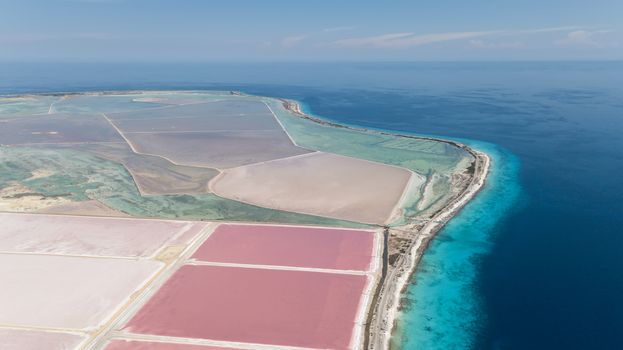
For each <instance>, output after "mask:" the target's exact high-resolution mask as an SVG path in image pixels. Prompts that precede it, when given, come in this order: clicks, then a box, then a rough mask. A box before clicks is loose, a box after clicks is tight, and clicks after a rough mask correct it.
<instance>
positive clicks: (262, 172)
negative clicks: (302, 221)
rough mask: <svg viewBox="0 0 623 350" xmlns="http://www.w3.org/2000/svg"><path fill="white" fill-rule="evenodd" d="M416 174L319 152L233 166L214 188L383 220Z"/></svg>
mask: <svg viewBox="0 0 623 350" xmlns="http://www.w3.org/2000/svg"><path fill="white" fill-rule="evenodd" d="M411 176H412V173H411V172H410V171H408V170H406V169H402V168H398V167H393V166H388V165H384V164H380V163H374V162H369V161H364V160H360V159H355V158H350V157H344V156H339V155H335V154H329V153H322V152H316V153H313V154H308V155H303V156H298V157H291V158H286V159H279V160H275V161H269V162H264V163H258V164H253V165H247V166H242V167H238V168H233V169H227V170H225V171H224V172H223V173H222V174H221V175H219V176H217V177H216V178H214V179H213V180H212V182H211V183H210V188H211V190H212V191H213V192H214V193H216V194H217V195H219V196H222V197H225V198H231V199H235V200H239V201H242V202H246V203H251V204H255V205H259V206H262V207H268V208H273V209H281V210H287V211H294V212H299V213H306V214H313V215H320V216H325V217H332V218H338V219H344V220H352V221H358V222H364V223H374V224H383V223H385V221H386V220H387V219H388V218H389V217H390V216H391V214H392V212H393V211H394V209H395V206H396V203H398V202H399V200H400V198H401V196H402V193H403V191H404V190H405V186H406V185H407V183H408V182H409V179H410V178H411Z"/></svg>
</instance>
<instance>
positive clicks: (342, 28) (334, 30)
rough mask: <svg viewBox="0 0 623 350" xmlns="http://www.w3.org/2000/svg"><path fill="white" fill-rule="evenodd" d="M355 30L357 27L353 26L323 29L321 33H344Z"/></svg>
mask: <svg viewBox="0 0 623 350" xmlns="http://www.w3.org/2000/svg"><path fill="white" fill-rule="evenodd" d="M355 28H357V27H354V26H342V27H333V28H325V29H323V30H322V31H323V32H325V33H330V32H345V31H349V30H353V29H355Z"/></svg>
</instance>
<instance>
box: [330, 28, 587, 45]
mask: <svg viewBox="0 0 623 350" xmlns="http://www.w3.org/2000/svg"><path fill="white" fill-rule="evenodd" d="M580 28H581V27H578V26H566V27H550V28H536V29H524V30H490V31H471V32H446V33H431V34H416V33H412V32H407V33H390V34H383V35H375V36H368V37H357V38H345V39H340V40H335V41H333V42H330V43H328V44H327V45H328V46H333V47H341V48H355V47H372V48H409V47H415V46H421V45H428V44H433V43H438V42H445V41H457V40H465V39H474V40H476V39H477V38H484V37H492V36H513V35H529V34H539V33H552V32H562V31H574V30H578V29H580ZM474 40H472V42H473V44H474V45H473V46H481V47H484V46H486V45H491V44H489V43H486V42H485V41H482V40H480V41H478V40H476V41H474ZM508 46H509V47H511V46H514V47H516V46H519V45H517V43H512V44H511V43H509V44H508Z"/></svg>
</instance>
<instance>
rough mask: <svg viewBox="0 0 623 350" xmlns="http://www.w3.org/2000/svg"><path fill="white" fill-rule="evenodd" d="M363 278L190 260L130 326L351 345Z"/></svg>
mask: <svg viewBox="0 0 623 350" xmlns="http://www.w3.org/2000/svg"><path fill="white" fill-rule="evenodd" d="M365 284H366V276H360V275H346V274H333V273H318V272H301V271H284V270H268V269H250V268H235V267H216V266H193V265H186V266H183V267H182V268H181V269H180V270H178V271H177V272H176V273H175V274H174V275H173V276H172V277H171V278H170V279H169V281H167V282H166V283H165V285H164V286H163V287H162V288H161V289H160V290H159V291H158V292H157V293H156V295H155V296H154V297H153V298H152V299H151V300H149V302H148V303H147V304H146V305H145V306H144V307H143V309H141V310H140V311H139V312H138V314H137V315H136V316H135V317H134V318H133V319H132V320H131V321H130V322H129V323H128V324H127V325H126V327H125V330H127V331H130V332H133V333H143V334H153V335H162V336H174V337H186V338H202V339H212V340H224V341H235V342H249V343H261V344H274V345H289V346H301V347H313V348H331V349H346V348H348V346H349V342H350V338H351V334H352V331H353V327H354V321H355V317H356V313H357V309H358V306H359V301H360V299H361V295H362V292H363V290H364V287H365Z"/></svg>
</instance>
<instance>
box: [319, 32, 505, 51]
mask: <svg viewBox="0 0 623 350" xmlns="http://www.w3.org/2000/svg"><path fill="white" fill-rule="evenodd" d="M492 33H493V32H454V33H435V34H424V35H416V34H415V33H391V34H384V35H377V36H370V37H363V38H350V39H341V40H336V41H334V42H332V43H331V46H337V47H381V48H406V47H412V46H420V45H426V44H432V43H436V42H442V41H451V40H460V39H468V38H475V37H480V36H486V35H490V34H492Z"/></svg>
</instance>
